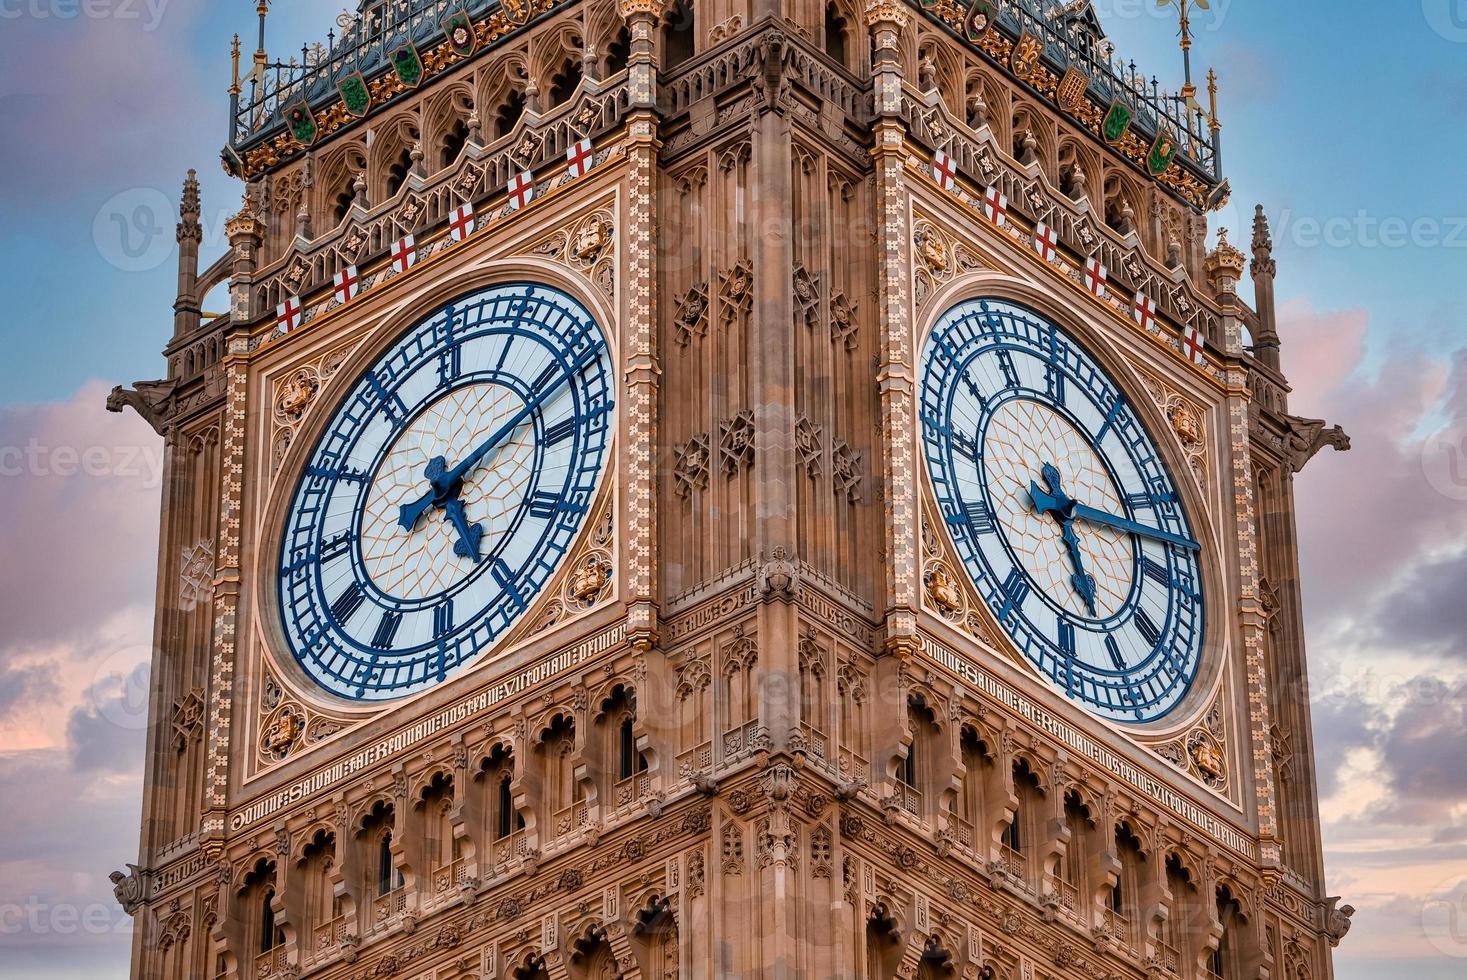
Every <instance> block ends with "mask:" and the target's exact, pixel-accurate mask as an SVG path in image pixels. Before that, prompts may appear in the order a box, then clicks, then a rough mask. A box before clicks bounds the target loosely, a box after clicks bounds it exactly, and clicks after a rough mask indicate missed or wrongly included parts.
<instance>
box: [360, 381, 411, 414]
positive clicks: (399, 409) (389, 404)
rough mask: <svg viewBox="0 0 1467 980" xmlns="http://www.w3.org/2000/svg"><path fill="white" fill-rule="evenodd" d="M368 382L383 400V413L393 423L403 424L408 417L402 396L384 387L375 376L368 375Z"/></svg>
mask: <svg viewBox="0 0 1467 980" xmlns="http://www.w3.org/2000/svg"><path fill="white" fill-rule="evenodd" d="M367 380H368V381H370V382H371V385H372V390H373V391H375V392H376V393H377V397H378V398H380V399H381V400H382V411H384V412H386V413H387V417H388V418H389V419H391V420H392V421H393V422H401V421H402V420H403V419H405V418H406V417H407V411H408V410H407V403H406V402H404V401H403V400H402V396H400V395H398V393H397V392H395V391H393V392H389V391H388V390H387V389H386V388H384V387H382V382H381V381H379V380H378V379H377V376H376V375H375V374H369V375H367Z"/></svg>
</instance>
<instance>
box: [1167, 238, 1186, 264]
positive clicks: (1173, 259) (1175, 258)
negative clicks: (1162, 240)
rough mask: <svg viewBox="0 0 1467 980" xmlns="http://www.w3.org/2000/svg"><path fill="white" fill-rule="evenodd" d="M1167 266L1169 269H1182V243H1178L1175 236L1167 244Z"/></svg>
mask: <svg viewBox="0 0 1467 980" xmlns="http://www.w3.org/2000/svg"><path fill="white" fill-rule="evenodd" d="M1166 264H1167V268H1169V269H1180V268H1181V267H1182V243H1181V242H1179V241H1177V239H1176V236H1175V235H1173V236H1172V238H1171V239H1170V240H1169V241H1168V242H1167V243H1166Z"/></svg>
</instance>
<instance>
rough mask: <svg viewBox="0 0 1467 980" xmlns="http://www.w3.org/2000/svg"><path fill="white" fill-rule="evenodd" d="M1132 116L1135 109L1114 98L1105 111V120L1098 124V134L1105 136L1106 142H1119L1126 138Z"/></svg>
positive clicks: (1133, 116)
mask: <svg viewBox="0 0 1467 980" xmlns="http://www.w3.org/2000/svg"><path fill="white" fill-rule="evenodd" d="M1134 118H1136V113H1135V111H1134V110H1133V109H1132V108H1131V107H1130V106H1128V105H1126V104H1125V103H1124V102H1122V101H1121V100H1120V99H1116V100H1115V101H1114V102H1112V103H1111V104H1110V109H1109V110H1107V111H1106V114H1105V121H1104V122H1102V123H1101V124H1100V135H1102V136H1104V137H1105V141H1106V142H1107V143H1119V142H1120V141H1121V140H1123V139H1125V138H1126V132H1127V131H1128V130H1129V129H1130V128H1131V120H1132V119H1134Z"/></svg>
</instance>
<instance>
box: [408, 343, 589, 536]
mask: <svg viewBox="0 0 1467 980" xmlns="http://www.w3.org/2000/svg"><path fill="white" fill-rule="evenodd" d="M601 350H602V347H601V345H600V344H597V345H595V346H593V347H590V348H588V349H587V351H586V352H585V353H584V354H582V355H581V357H580V358H579V359H577V360H576V362H575V363H574V364H572V365H571V369H570V370H569V371H567V372H565V373H564V374H562V375H561V376H560V377H559V378H558V379H556V381H555V383H554V384H552V385H549V386H548V387H546V388H545V389H544V390H542V391H540V392H538V393H537V394H536V395H535V397H534V398H532V399H530V401H529V402H527V403H526V404H525V406H524V407H523V408H521V409H520V410H519V411H518V412H516V413H515V414H514V415H513V416H511V417H510V419H509V420H508V421H506V422H505V423H504V424H503V425H501V426H500V427H499V428H498V429H496V430H494V432H493V433H491V434H490V436H489V438H487V439H485V440H484V441H483V442H481V443H480V444H479V446H478V448H476V449H475V450H474V451H473V452H471V453H469V455H468V456H466V457H464V459H463V461H462V462H460V463H459V464H458V465H457V466H455V467H454V468H453V469H452V470H449V469H448V468H447V466H448V463H447V461H446V460H445V459H444V458H443V457H442V456H435V457H434V458H433V459H431V460H429V462H428V465H427V467H426V468H425V469H424V471H423V476H424V478H426V479H427V481H428V484H429V488H428V490H427V491H426V492H424V494H423V496H421V497H419V498H418V499H417V500H415V501H413V502H412V503H410V504H403V505H402V506H401V507H400V508H399V509H398V524H399V525H401V526H402V528H403V530H405V531H411V530H412V529H413V527H414V526H416V524H417V523H418V520H419V519H420V518H421V517H422V516H423V513H424V512H425V511H426V510H428V508H430V507H433V506H435V505H436V506H438V507H442V508H444V511H445V516H448V517H450V519H451V518H452V515H450V514H448V513H447V507H446V504H447V503H448V502H449V501H456V500H458V495H459V493H460V492H461V491H462V490H463V481H464V477H466V476H467V475H468V474H469V472H470V471H472V470H473V469H474V467H476V466H478V465H479V463H480V462H482V461H483V460H484V458H485V457H486V456H488V455H489V454H490V453H491V452H494V451H496V450H497V449H499V447H500V446H501V445H503V443H504V441H505V440H506V439H507V438H508V437H509V436H510V435H511V434H512V433H513V432H514V431H515V430H516V429H518V428H519V427H520V426H521V425H523V424H524V422H525V420H526V419H528V418H529V417H530V416H531V415H533V414H534V413H535V412H536V411H537V410H538V409H539V408H540V407H541V406H542V405H544V404H545V403H546V402H547V401H549V400H550V399H551V398H552V397H553V396H554V395H557V394H559V392H560V390H561V389H562V388H564V387H565V386H566V385H567V384H569V383H570V381H571V379H572V378H574V377H575V376H576V375H577V374H579V373H580V372H581V370H582V369H583V368H585V367H586V366H587V365H588V364H590V363H591V362H592V361H593V360H595V359H596V358H597V357H599V356H600V355H601ZM464 523H465V525H467V518H465V519H464ZM470 527H478V525H470ZM458 530H459V540H458V542H457V544H455V546H454V551H455V553H458V554H462V552H461V551H460V549H461V548H462V549H466V550H472V551H473V552H474V553H475V555H477V553H478V538H477V537H475V538H474V540H473V542H472V544H470V543H469V538H468V536H467V535H466V534H465V533H464V530H463V528H458Z"/></svg>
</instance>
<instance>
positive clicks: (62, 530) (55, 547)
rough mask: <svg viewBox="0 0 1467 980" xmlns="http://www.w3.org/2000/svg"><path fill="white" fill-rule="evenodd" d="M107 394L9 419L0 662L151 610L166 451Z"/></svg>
mask: <svg viewBox="0 0 1467 980" xmlns="http://www.w3.org/2000/svg"><path fill="white" fill-rule="evenodd" d="M106 393H107V389H106V387H105V386H103V385H101V384H88V385H86V386H85V387H83V388H82V389H81V390H80V391H78V392H77V393H76V394H75V395H74V396H73V397H71V398H70V399H68V400H67V401H64V402H56V403H51V404H44V405H30V406H18V407H9V408H5V409H0V513H4V514H7V515H11V517H10V519H7V520H6V521H5V522H4V523H3V525H0V553H3V554H4V555H5V556H6V561H4V562H0V621H3V622H4V623H5V634H4V636H3V638H0V662H3V661H4V659H5V658H7V657H8V656H13V655H15V654H16V653H18V652H21V651H23V650H25V649H26V648H28V647H30V646H32V645H34V644H37V643H41V642H43V641H44V642H56V641H60V640H65V639H67V638H70V637H75V636H77V635H79V634H81V633H84V632H86V631H87V630H88V629H91V628H95V626H96V625H97V624H99V623H100V622H102V621H104V620H105V619H107V618H108V617H109V616H111V615H114V614H115V613H116V612H118V611H119V610H121V609H123V608H125V607H127V606H129V605H150V604H151V602H152V599H153V591H154V588H155V586H156V582H155V581H154V579H153V577H152V575H151V573H150V570H151V569H152V568H153V567H154V565H155V562H156V552H157V547H158V544H157V534H158V513H157V511H158V496H159V493H160V489H161V482H162V467H163V445H162V442H163V441H162V439H161V438H159V437H158V436H157V435H156V434H155V433H154V432H153V430H152V429H150V428H149V427H148V425H147V424H146V423H145V422H143V421H142V419H140V418H138V417H137V415H135V414H133V413H130V412H129V413H127V414H124V415H115V414H112V413H109V412H106V411H104V409H103V403H104V401H105V399H106Z"/></svg>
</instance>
